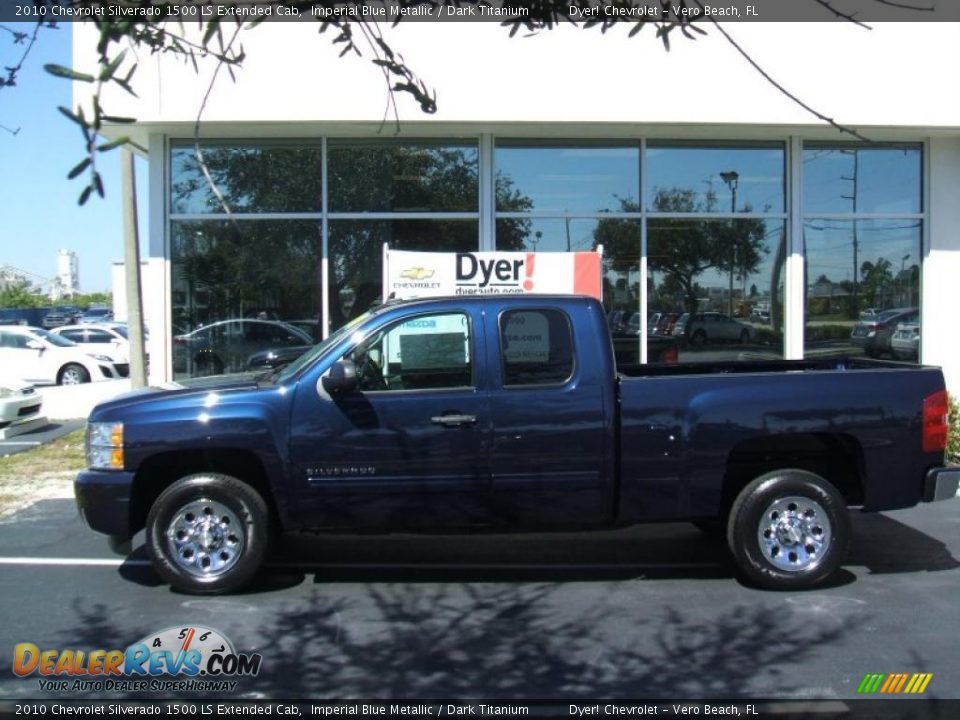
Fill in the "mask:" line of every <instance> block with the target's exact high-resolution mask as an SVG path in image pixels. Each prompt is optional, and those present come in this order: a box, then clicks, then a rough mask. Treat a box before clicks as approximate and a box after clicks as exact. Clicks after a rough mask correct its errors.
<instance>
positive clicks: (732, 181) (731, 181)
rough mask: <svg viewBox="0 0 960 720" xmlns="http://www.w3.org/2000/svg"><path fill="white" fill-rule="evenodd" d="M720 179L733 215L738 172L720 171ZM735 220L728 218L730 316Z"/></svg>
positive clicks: (731, 307)
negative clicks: (728, 198)
mask: <svg viewBox="0 0 960 720" xmlns="http://www.w3.org/2000/svg"><path fill="white" fill-rule="evenodd" d="M720 179H721V180H723V182H724V183H726V186H727V187H728V188H730V214H731V215H733V214H735V213H736V212H737V185H738V184H739V181H740V173H738V172H737V171H736V170H728V171H727V172H722V173H720ZM735 226H736V221H735V220H734V219H733V218H730V240H731V242H730V288H729V293H730V294H729V297H728V300H729V302H728V306H729V308H728V314H729V315H730V317H731V318H732V317H733V268H734V265H736V262H737V244H738V243H737V240H736V239H735V237H736V228H735Z"/></svg>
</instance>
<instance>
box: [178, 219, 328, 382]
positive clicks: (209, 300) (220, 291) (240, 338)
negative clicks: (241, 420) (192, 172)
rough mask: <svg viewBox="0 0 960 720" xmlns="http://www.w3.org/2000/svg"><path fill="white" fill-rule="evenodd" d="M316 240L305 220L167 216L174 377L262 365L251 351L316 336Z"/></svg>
mask: <svg viewBox="0 0 960 720" xmlns="http://www.w3.org/2000/svg"><path fill="white" fill-rule="evenodd" d="M321 247H322V245H321V238H320V223H318V222H316V221H312V220H286V221H273V220H257V221H245V222H236V221H231V220H205V221H174V222H173V223H172V242H171V281H172V296H173V309H172V313H173V329H172V333H173V366H174V367H173V369H174V376H175V377H177V378H181V377H193V376H197V375H210V374H219V373H227V372H239V371H243V370H247V369H262V368H264V367H269V363H270V362H272V360H271V359H269V358H264V357H256V356H258V354H260V353H263V352H265V351H269V350H275V351H282V352H283V353H285V354H291V353H293V357H295V356H296V352H297V350H296V349H297V348H299V349H300V350H303V349H305V348H306V347H307V346H309V345H311V344H312V343H314V342H316V341H317V340H318V339H319V338H320V330H321V328H320V312H321V300H322V295H321V293H322V291H323V287H322V279H321V278H322V275H321V263H320V255H321ZM290 359H292V358H290Z"/></svg>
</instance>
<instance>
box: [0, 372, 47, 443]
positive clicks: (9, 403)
mask: <svg viewBox="0 0 960 720" xmlns="http://www.w3.org/2000/svg"><path fill="white" fill-rule="evenodd" d="M8 384H9V385H14V384H13V383H8ZM42 404H43V400H42V398H41V397H40V395H39V394H38V393H37V391H36V390H34V389H33V386H32V385H23V386H20V385H14V386H13V387H3V386H0V440H6V439H7V438H10V437H13V436H15V435H20V434H21V433H25V432H28V431H30V430H33V429H35V428H38V427H41V426H42V425H46V422H47V421H46V418H44V417H43V416H42V415H41V414H40V407H41V405H42Z"/></svg>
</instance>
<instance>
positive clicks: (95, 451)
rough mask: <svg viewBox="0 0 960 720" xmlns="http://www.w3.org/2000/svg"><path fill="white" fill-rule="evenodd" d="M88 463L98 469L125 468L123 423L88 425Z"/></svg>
mask: <svg viewBox="0 0 960 720" xmlns="http://www.w3.org/2000/svg"><path fill="white" fill-rule="evenodd" d="M87 464H88V465H89V466H90V467H91V468H93V469H96V470H123V423H90V424H89V425H87Z"/></svg>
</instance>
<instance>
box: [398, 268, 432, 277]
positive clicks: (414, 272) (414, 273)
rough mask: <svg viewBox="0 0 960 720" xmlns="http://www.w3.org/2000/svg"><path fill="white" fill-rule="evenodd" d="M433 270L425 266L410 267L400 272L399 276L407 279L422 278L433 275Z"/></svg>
mask: <svg viewBox="0 0 960 720" xmlns="http://www.w3.org/2000/svg"><path fill="white" fill-rule="evenodd" d="M434 272H435V271H434V270H429V269H428V268H425V267H412V268H407V269H406V270H404V271H403V272H402V273H400V277H402V278H407V279H408V280H423V279H424V278H428V277H433V273H434Z"/></svg>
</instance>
